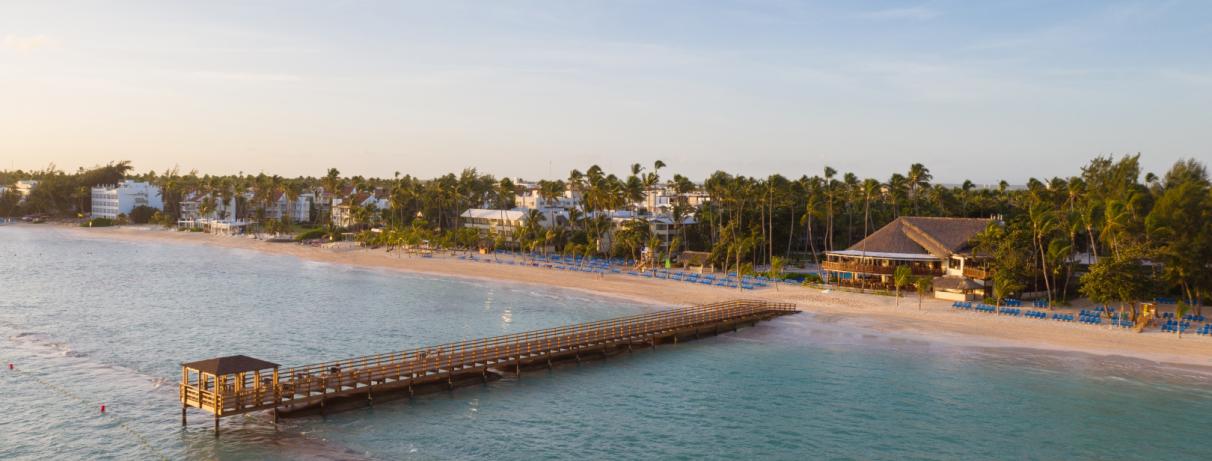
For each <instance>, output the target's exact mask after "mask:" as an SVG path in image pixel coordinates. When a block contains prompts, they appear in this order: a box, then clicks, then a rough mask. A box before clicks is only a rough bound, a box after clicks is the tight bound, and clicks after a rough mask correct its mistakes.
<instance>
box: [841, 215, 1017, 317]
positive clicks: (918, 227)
mask: <svg viewBox="0 0 1212 461" xmlns="http://www.w3.org/2000/svg"><path fill="white" fill-rule="evenodd" d="M992 222H995V221H993V220H991V219H972V218H926V217H900V218H897V219H895V220H893V221H892V222H890V223H888V225H886V226H884V227H882V228H880V229H879V230H877V231H875V232H874V233H872V234H871V235H869V236H867V238H865V239H863V240H862V241H860V242H858V243H856V244H854V245H853V246H851V247H850V248H847V249H845V250H841V251H830V252H826V253H825V261H824V262H823V263H821V269H823V270H824V271H825V274H826V276H827V277H828V278H829V279H830V280H831V281H832V282H836V283H839V284H844V285H853V286H858V287H863V288H891V287H893V285H894V282H893V274H895V273H896V268H897V267H898V266H907V267H909V269H910V270H911V271H912V273H913V275H914V276H915V277H932V278H933V281H934V292H935V293H934V294H935V296H936V297H938V298H943V299H964V300H967V299H973V298H978V297H983V296H985V295H986V294H987V291H988V289H989V287H990V286H991V285H990V280H989V279H990V273H989V271H988V269H987V266H986V262H987V259H988V258H987V257H985V256H983V255H978V254H977V253H976V252H975V251H974V248H973V244H972V239H973V238H974V237H975V236H976V234H977V233H979V232H981V231H982V230H984V229H985V228H986V227H988V226H989V224H990V223H992Z"/></svg>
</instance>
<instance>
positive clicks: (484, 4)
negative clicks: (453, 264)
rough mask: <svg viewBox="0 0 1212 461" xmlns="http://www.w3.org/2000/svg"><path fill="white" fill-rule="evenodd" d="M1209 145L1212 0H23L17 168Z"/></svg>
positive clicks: (823, 156) (390, 164) (934, 160)
mask: <svg viewBox="0 0 1212 461" xmlns="http://www.w3.org/2000/svg"><path fill="white" fill-rule="evenodd" d="M1137 152H1139V153H1141V154H1142V163H1143V165H1144V167H1145V169H1146V170H1147V171H1155V172H1158V173H1161V172H1164V170H1165V169H1167V168H1168V167H1169V165H1171V164H1173V163H1174V162H1175V161H1176V160H1178V159H1180V158H1196V159H1199V160H1202V161H1204V162H1209V163H1212V3H1209V2H1206V1H1141V2H1112V1H1099V2H1086V1H1077V0H1060V1H1033V0H1022V1H997V0H989V1H979V2H972V1H917V2H892V1H887V2H864V1H838V2H796V1H783V0H769V1H736V2H733V1H720V2H709V1H678V0H658V1H647V2H632V1H624V0H620V1H601V2H598V1H577V0H561V1H549V2H538V1H510V0H492V1H487V0H485V1H473V2H464V1H457V0H443V1H439V2H432V1H431V2H409V1H390V2H375V1H305V0H291V1H285V0H284V1H277V2H273V1H227V0H219V1H207V2H196V1H195V2H175V1H168V0H161V1H152V0H149V1H77V2H73V1H54V2H47V1H40V0H39V1H20V0H5V1H4V2H0V169H13V168H22V169H41V168H45V167H46V166H47V165H49V164H51V163H54V164H55V165H57V166H58V167H59V168H62V169H67V170H74V169H75V168H77V167H79V166H93V165H97V164H103V163H106V162H109V161H112V160H130V161H132V162H133V163H134V165H135V167H136V169H137V170H138V171H139V172H144V171H147V170H149V169H155V170H157V171H163V170H165V169H166V168H170V167H173V166H178V167H179V168H180V169H181V170H182V171H188V170H191V169H197V170H199V171H200V172H202V173H216V174H230V173H236V172H244V173H256V172H265V173H267V174H279V175H282V176H288V177H293V176H298V175H314V176H319V175H322V174H323V173H324V172H325V171H326V170H327V169H328V168H329V167H336V168H338V169H339V170H341V172H342V173H343V174H346V175H355V174H358V175H363V176H369V177H391V176H392V175H393V174H394V173H395V172H397V171H399V172H401V173H402V174H412V175H414V176H418V177H423V178H428V177H433V176H436V175H440V174H443V173H446V172H450V171H458V170H461V169H463V168H465V167H475V168H477V169H479V170H480V171H482V172H487V173H492V174H494V175H497V176H509V177H524V178H527V179H538V178H544V177H547V178H564V177H567V174H568V171H569V170H570V169H573V168H579V169H581V170H582V171H583V170H584V169H585V168H586V167H588V166H589V165H592V164H598V165H601V166H602V167H603V168H606V169H607V170H608V171H611V172H615V173H619V174H623V173H625V172H626V170H627V168H628V165H630V164H632V163H642V164H644V165H650V164H651V163H652V162H653V161H654V160H656V159H660V160H662V161H664V162H665V163H666V164H668V167H667V169H666V170H663V172H664V173H666V176H668V175H670V174H672V173H681V174H684V175H687V176H689V177H691V178H693V179H701V178H703V177H705V176H707V175H708V174H710V173H711V172H712V171H716V170H724V171H729V172H732V173H738V174H744V175H754V176H766V175H769V174H773V173H779V174H783V175H785V176H791V177H799V176H800V175H803V174H809V175H811V174H820V172H821V170H823V168H824V167H825V166H826V165H828V166H831V167H833V168H835V169H837V170H839V171H852V172H854V173H856V174H858V175H859V176H860V177H877V178H887V177H888V176H889V175H890V174H891V173H893V172H903V171H905V170H907V169H908V166H909V165H910V164H911V163H915V162H920V163H923V164H925V165H926V166H927V167H928V168H930V170H931V171H932V172H933V173H934V177H935V180H936V181H937V182H952V183H956V182H960V181H962V180H964V179H971V180H974V181H976V182H978V183H994V182H997V181H998V180H1002V179H1005V180H1008V181H1010V182H1011V183H1023V182H1025V181H1026V179H1027V178H1030V177H1051V176H1069V175H1074V174H1077V173H1078V172H1079V168H1080V167H1081V166H1082V165H1084V164H1086V163H1087V162H1088V161H1089V160H1090V159H1091V158H1093V157H1095V156H1098V155H1112V154H1114V155H1120V154H1130V153H1137Z"/></svg>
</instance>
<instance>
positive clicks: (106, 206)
mask: <svg viewBox="0 0 1212 461" xmlns="http://www.w3.org/2000/svg"><path fill="white" fill-rule="evenodd" d="M92 197H93V200H92V202H93V212H92V214H93V217H94V218H109V219H115V218H117V217H118V215H120V214H130V211H131V210H133V209H135V207H137V206H140V205H146V206H149V207H152V208H155V209H163V208H164V202H163V200H162V199H161V198H160V188H159V187H156V186H154V185H151V184H148V183H145V182H135V181H131V180H126V181H123V182H121V183H119V184H117V185H112V186H99V187H94V188H93V189H92Z"/></svg>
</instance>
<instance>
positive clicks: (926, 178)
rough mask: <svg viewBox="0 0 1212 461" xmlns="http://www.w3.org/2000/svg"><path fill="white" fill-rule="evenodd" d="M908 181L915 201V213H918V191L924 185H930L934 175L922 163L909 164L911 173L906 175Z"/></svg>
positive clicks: (910, 194) (911, 195)
mask: <svg viewBox="0 0 1212 461" xmlns="http://www.w3.org/2000/svg"><path fill="white" fill-rule="evenodd" d="M905 179H906V181H907V182H908V183H909V197H910V200H912V201H913V214H914V215H917V214H918V206H917V205H918V191H920V190H921V189H922V188H923V187H929V186H930V180H931V179H934V176H932V175H931V174H930V170H929V169H927V168H926V167H925V165H922V164H920V163H914V164H912V165H909V173H908V174H906V175H905Z"/></svg>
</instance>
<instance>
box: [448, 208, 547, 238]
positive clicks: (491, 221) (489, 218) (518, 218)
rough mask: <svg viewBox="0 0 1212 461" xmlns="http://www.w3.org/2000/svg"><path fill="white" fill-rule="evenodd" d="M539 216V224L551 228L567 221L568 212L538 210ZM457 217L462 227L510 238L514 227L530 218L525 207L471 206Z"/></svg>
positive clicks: (528, 211)
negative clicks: (508, 208)
mask: <svg viewBox="0 0 1212 461" xmlns="http://www.w3.org/2000/svg"><path fill="white" fill-rule="evenodd" d="M539 216H542V218H543V219H542V220H541V221H540V222H539V225H541V226H542V227H543V228H544V229H548V228H551V227H552V226H555V225H556V224H557V223H560V224H564V223H567V222H568V214H567V213H566V212H564V211H563V210H557V209H546V210H539ZM459 217H460V218H462V219H463V227H466V228H469V229H477V230H479V231H480V232H481V233H482V234H484V235H487V234H489V233H490V232H496V233H497V234H499V235H503V236H506V238H510V236H512V235H513V232H514V229H517V228H520V227H522V226H525V225H526V222H527V220H529V219H530V210H528V209H525V208H514V209H512V210H489V209H484V208H471V209H468V210H467V211H464V212H463V214H461V215H459Z"/></svg>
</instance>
